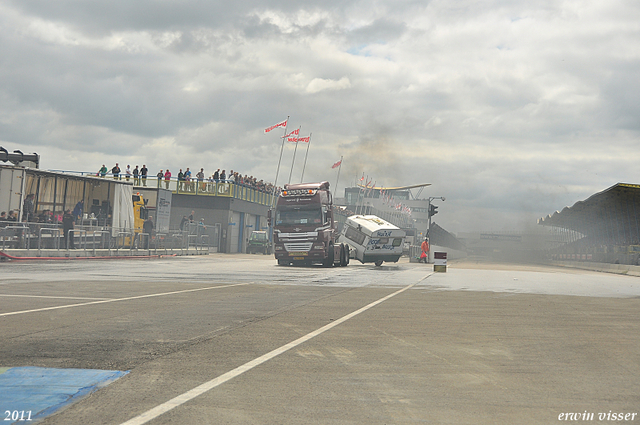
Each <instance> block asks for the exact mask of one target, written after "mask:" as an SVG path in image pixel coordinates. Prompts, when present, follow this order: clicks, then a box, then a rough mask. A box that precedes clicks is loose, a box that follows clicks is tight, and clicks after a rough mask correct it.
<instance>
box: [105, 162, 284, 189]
mask: <svg viewBox="0 0 640 425" xmlns="http://www.w3.org/2000/svg"><path fill="white" fill-rule="evenodd" d="M97 175H98V176H100V177H107V175H110V176H112V177H113V178H114V179H116V180H121V179H125V180H127V181H130V180H133V183H134V184H135V185H137V186H147V179H148V177H149V169H148V168H147V166H146V165H144V164H143V165H142V168H139V166H138V165H136V166H135V168H134V169H131V166H130V165H127V168H126V169H125V171H124V172H122V170H121V169H120V166H119V164H118V163H116V165H115V166H113V167H112V168H111V172H109V169H108V168H107V167H106V165H104V164H102V167H101V168H100V170H99V171H98V173H97ZM171 181H176V182H177V189H178V191H184V192H193V191H198V192H212V191H213V190H214V186H213V184H214V183H220V182H224V183H233V184H236V185H239V186H244V187H250V188H252V189H255V190H258V191H261V192H264V193H273V189H274V186H273V184H272V183H269V182H265V181H264V180H258V179H257V178H256V177H254V176H249V175H247V174H245V175H242V174H240V173H239V172H237V171H233V170H231V171H229V173H227V172H226V170H221V169H220V168H218V169H217V170H216V171H215V172H214V173H213V174H211V176H209V177H206V176H205V173H204V168H200V171H198V172H197V173H195V174H194V173H193V172H192V171H191V169H190V168H189V167H187V168H186V169H185V171H182V168H180V171H179V172H178V174H177V175H175V176H174V175H173V174H172V173H171V170H169V169H166V170H165V169H161V170H160V171H159V172H158V173H157V174H156V184H157V186H158V187H162V185H163V184H164V186H165V188H166V189H169V184H170V183H171ZM280 190H281V189H280V188H278V189H277V191H276V193H280Z"/></svg>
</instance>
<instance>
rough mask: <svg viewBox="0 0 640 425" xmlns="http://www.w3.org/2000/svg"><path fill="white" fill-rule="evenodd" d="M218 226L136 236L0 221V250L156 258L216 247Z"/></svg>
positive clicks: (110, 229) (124, 232) (109, 229)
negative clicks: (150, 256)
mask: <svg viewBox="0 0 640 425" xmlns="http://www.w3.org/2000/svg"><path fill="white" fill-rule="evenodd" d="M219 234H220V225H219V224H218V225H214V226H199V225H197V224H194V225H190V226H188V228H187V229H185V230H182V231H181V230H170V231H169V232H167V233H155V232H154V234H152V235H149V234H148V233H136V232H134V231H133V230H131V229H120V228H113V227H98V226H84V225H76V226H75V227H74V228H73V229H69V230H67V232H66V234H65V232H64V229H63V227H62V225H59V224H49V223H13V222H0V248H1V249H2V250H3V251H6V250H12V249H20V250H26V251H27V252H28V253H30V254H33V255H37V256H38V257H41V256H42V254H43V251H47V252H51V251H55V252H56V253H57V254H58V255H59V254H60V252H61V251H67V252H69V251H76V252H77V251H82V255H83V256H102V255H108V256H112V255H157V254H163V253H169V252H170V251H171V252H175V251H176V250H178V251H181V252H182V253H186V252H187V251H189V250H191V251H193V250H195V251H197V252H204V251H206V252H208V251H209V249H210V248H211V247H215V248H217V247H218V243H219V237H218V235H219Z"/></svg>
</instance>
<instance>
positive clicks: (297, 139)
mask: <svg viewBox="0 0 640 425" xmlns="http://www.w3.org/2000/svg"><path fill="white" fill-rule="evenodd" d="M301 128H302V126H300V127H298V137H296V148H295V149H294V150H293V159H292V160H291V171H289V183H291V175H292V174H293V165H294V164H295V162H296V152H297V151H298V143H300V129H301ZM285 134H286V133H285Z"/></svg>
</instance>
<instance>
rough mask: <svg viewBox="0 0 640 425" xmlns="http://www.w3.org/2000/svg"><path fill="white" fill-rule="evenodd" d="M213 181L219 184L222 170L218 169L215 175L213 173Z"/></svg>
mask: <svg viewBox="0 0 640 425" xmlns="http://www.w3.org/2000/svg"><path fill="white" fill-rule="evenodd" d="M213 179H214V180H215V181H216V183H217V182H218V180H220V169H219V168H218V169H217V170H216V172H215V173H213Z"/></svg>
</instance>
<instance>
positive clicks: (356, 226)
mask: <svg viewBox="0 0 640 425" xmlns="http://www.w3.org/2000/svg"><path fill="white" fill-rule="evenodd" d="M405 236H406V234H405V232H404V230H402V229H400V228H399V227H397V226H395V225H393V224H391V223H389V222H388V221H385V220H383V219H381V218H380V217H378V216H375V215H352V216H351V217H348V218H347V221H346V222H345V224H344V227H343V228H342V233H341V234H340V239H339V242H341V243H346V244H348V245H349V248H350V255H349V256H350V258H355V259H357V260H360V262H361V263H375V264H376V266H380V265H381V264H382V262H383V261H386V262H393V263H396V262H398V259H400V257H401V256H402V247H403V245H404V239H405Z"/></svg>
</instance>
